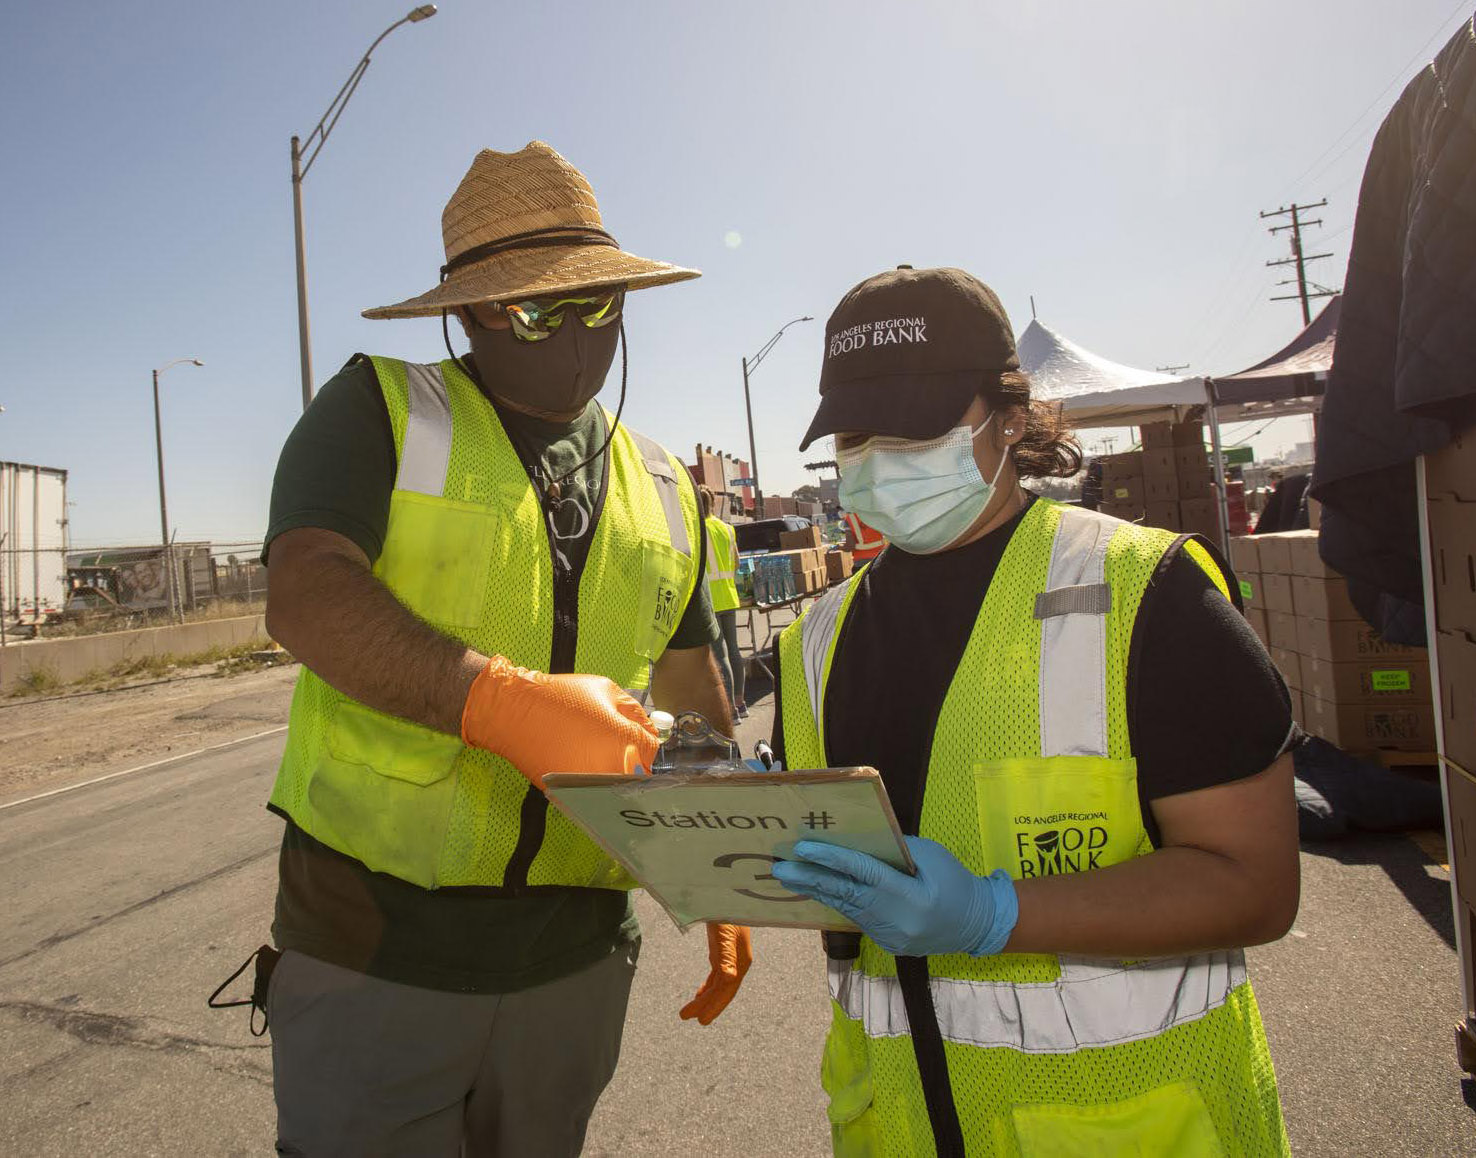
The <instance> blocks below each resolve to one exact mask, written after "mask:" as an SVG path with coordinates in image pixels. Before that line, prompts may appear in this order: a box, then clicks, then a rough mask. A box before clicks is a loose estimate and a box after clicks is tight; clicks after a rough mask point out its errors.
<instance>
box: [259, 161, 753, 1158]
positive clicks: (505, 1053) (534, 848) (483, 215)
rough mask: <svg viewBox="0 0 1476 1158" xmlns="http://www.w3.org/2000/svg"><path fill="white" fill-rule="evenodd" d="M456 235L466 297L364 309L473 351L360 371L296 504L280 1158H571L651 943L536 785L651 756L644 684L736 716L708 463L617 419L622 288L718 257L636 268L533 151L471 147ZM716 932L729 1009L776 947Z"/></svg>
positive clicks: (615, 1049)
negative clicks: (718, 612)
mask: <svg viewBox="0 0 1476 1158" xmlns="http://www.w3.org/2000/svg"><path fill="white" fill-rule="evenodd" d="M442 226H443V232H444V235H445V244H446V258H447V261H446V265H445V266H444V267H442V270H441V284H440V285H439V286H437V287H436V288H435V289H432V290H430V291H429V292H427V293H424V294H422V295H420V296H419V297H416V298H411V299H409V300H408V301H404V302H400V303H398V304H396V305H392V306H386V307H382V308H379V309H374V310H368V311H366V316H368V317H375V318H401V317H429V318H435V317H440V319H441V322H442V326H443V332H444V330H445V320H446V317H447V316H448V315H452V314H454V315H455V317H456V318H457V320H458V322H459V323H460V324H461V326H462V328H463V329H464V330H465V331H466V333H467V334H468V336H469V337H470V341H471V354H470V356H466V355H463V356H459V357H458V356H456V355H455V354H454V353H453V352H452V351H451V349H450V337H449V333H446V345H447V353H448V355H450V356H449V357H448V358H447V360H445V361H442V362H440V363H439V364H436V365H428V366H419V365H412V364H407V363H405V362H403V361H399V360H397V359H393V358H381V357H374V358H365V357H363V356H358V357H355V358H354V359H353V360H352V361H350V363H349V364H348V365H347V366H346V367H345V368H344V369H343V370H342V371H341V372H340V373H339V374H338V375H337V376H336V377H334V378H333V379H332V380H331V381H330V382H328V383H327V384H326V385H325V386H324V387H323V389H322V390H321V391H320V392H319V394H318V396H317V397H316V399H315V400H314V401H313V403H312V405H311V407H310V408H309V409H308V411H307V412H306V414H304V416H303V418H302V420H301V421H300V422H299V423H298V425H297V427H296V429H295V430H294V431H293V433H292V434H291V436H290V437H289V438H288V440H287V444H286V446H285V448H284V449H283V451H282V456H281V461H280V463H279V465H278V468H277V475H276V481H275V484H274V487H273V494H272V514H271V528H270V530H269V532H268V535H267V540H268V542H267V548H266V551H267V556H266V557H267V558H268V560H269V567H270V579H271V588H270V598H269V604H268V609H267V620H268V626H269V628H270V629H271V632H272V634H273V636H274V637H275V638H276V639H278V640H279V641H281V643H282V644H283V645H284V646H286V647H287V648H288V649H289V650H291V651H292V652H293V653H294V654H295V655H296V656H297V657H298V658H299V659H300V660H301V661H302V663H303V665H304V669H305V670H304V672H303V674H302V676H301V678H300V681H299V684H298V687H297V692H296V695H295V697H294V701H293V708H292V722H291V728H290V729H289V736H288V742H287V749H286V753H285V755H284V757H283V761H282V766H281V769H280V771H279V773H278V776H277V781H276V785H275V787H274V788H273V791H272V799H271V805H270V806H271V808H272V809H273V810H274V811H276V812H277V813H279V814H280V815H281V816H282V817H283V818H284V819H285V821H286V831H285V833H284V835H283V840H282V851H281V861H280V885H279V891H278V895H277V905H276V919H275V921H274V923H273V927H272V931H273V937H274V940H275V942H276V944H277V945H278V946H279V947H280V948H281V949H282V950H284V952H283V954H282V956H281V957H280V958H279V959H278V960H277V963H276V966H275V970H274V972H273V973H272V974H271V980H270V988H269V991H268V996H267V1008H268V1013H269V1016H270V1025H271V1032H272V1036H273V1046H272V1049H273V1063H274V1071H275V1088H276V1098H277V1106H278V1148H279V1152H281V1153H284V1154H288V1153H290V1154H301V1155H309V1156H318V1155H345V1156H347V1155H353V1156H362V1155H369V1154H374V1155H405V1156H414V1158H434V1156H441V1155H444V1156H446V1158H450V1156H452V1155H477V1156H482V1155H517V1156H519V1158H521V1156H525V1155H535V1154H536V1155H540V1156H543V1155H574V1154H577V1153H578V1152H579V1150H580V1147H581V1145H582V1142H583V1138H584V1132H585V1127H586V1124H587V1122H588V1120H589V1116H590V1114H591V1112H592V1111H593V1109H594V1105H595V1102H596V1100H597V1098H598V1097H599V1095H600V1092H601V1090H603V1089H604V1087H605V1085H606V1083H607V1082H608V1081H609V1079H610V1076H611V1074H612V1073H613V1071H614V1068H615V1062H616V1058H617V1056H618V1054H619V1049H620V1038H621V1029H622V1026H623V1022H624V1018H625V1010H626V999H627V996H628V994H629V990H630V985H631V979H632V976H633V974H634V969H635V961H636V955H637V950H638V947H639V935H640V934H639V928H638V926H637V923H636V920H635V916H634V913H633V911H632V909H631V906H630V900H629V891H628V890H629V889H630V888H631V886H632V884H633V882H632V881H631V880H630V879H629V878H628V877H626V876H625V875H624V874H623V872H622V871H621V870H620V869H619V867H618V866H617V865H615V864H614V862H612V861H610V860H609V859H608V858H607V857H605V855H604V854H603V853H602V852H601V851H600V849H598V848H597V847H595V846H594V845H593V844H592V843H591V842H590V841H589V840H588V839H587V838H586V837H584V836H583V834H582V833H581V832H579V831H578V830H577V829H575V828H574V827H573V826H572V825H571V824H570V823H569V822H568V821H567V820H566V819H564V818H563V817H562V815H560V814H559V813H558V812H557V811H554V810H550V808H549V807H548V803H547V800H546V799H545V797H544V795H543V793H542V792H541V791H540V786H541V784H542V780H543V777H544V776H545V775H546V774H547V773H550V772H554V771H560V772H609V771H617V770H629V769H631V768H633V767H634V766H637V765H639V766H643V767H647V768H649V766H650V764H651V760H652V757H653V755H654V753H655V750H656V740H655V734H654V729H653V728H652V727H651V725H650V722H649V720H648V719H647V717H646V713H645V711H644V710H643V707H642V705H641V704H640V703H639V702H638V701H637V699H636V698H634V695H645V694H647V693H649V695H650V696H651V698H652V700H654V702H655V704H656V705H658V706H660V707H663V708H665V709H667V710H669V711H679V710H685V709H695V710H697V711H700V712H702V713H704V714H705V715H707V716H708V717H709V718H710V719H712V720H713V721H714V722H715V723H716V724H717V726H718V727H720V728H723V729H725V730H731V720H730V718H729V713H728V709H727V705H726V702H725V699H724V696H723V691H722V684H721V682H720V680H719V678H718V674H717V670H716V668H715V667H714V665H713V661H712V653H711V647H710V645H711V643H712V642H713V640H715V639H716V638H717V629H716V624H715V623H714V620H713V616H712V611H711V608H710V605H709V601H708V597H707V593H706V585H705V584H704V583H703V582H702V581H701V577H702V569H703V559H702V543H703V535H702V524H701V519H700V516H699V514H698V509H697V502H696V495H695V493H694V488H693V486H692V483H691V479H690V478H689V476H688V475H687V473H686V471H685V469H684V468H683V467H682V465H681V463H680V462H679V461H678V460H676V459H675V458H673V457H672V456H671V455H669V454H667V453H666V452H665V451H664V450H662V449H661V448H660V447H659V446H657V445H656V444H655V443H654V442H651V441H650V440H649V439H646V438H644V437H642V436H640V435H638V434H635V433H634V432H632V431H629V430H628V429H626V428H625V427H624V426H623V425H620V424H619V423H618V408H617V412H616V414H614V415H612V414H610V413H609V412H607V411H605V410H604V409H602V408H601V407H600V406H599V405H598V403H596V402H595V401H594V398H595V395H596V394H597V393H598V392H599V391H600V389H601V387H602V386H603V384H604V381H605V376H606V372H607V371H608V369H609V367H610V365H611V363H612V360H613V358H614V355H615V350H616V345H617V342H619V341H621V339H622V337H623V326H624V316H623V309H624V304H625V300H626V296H627V294H628V293H629V292H631V291H634V290H637V289H643V288H646V287H649V286H659V285H663V284H667V283H670V282H676V281H681V280H684V279H687V278H692V277H696V276H698V275H697V272H696V271H695V270H688V269H682V268H680V267H677V266H673V265H668V264H666V263H664V262H657V261H650V260H647V259H645V258H640V257H636V256H634V255H632V254H629V253H625V252H623V251H622V250H621V249H620V248H619V247H618V246H617V245H616V243H615V241H614V239H613V238H612V237H610V235H609V234H608V233H606V232H605V230H604V227H603V224H602V222H601V220H600V215H599V211H598V210H597V208H596V203H595V198H594V193H593V190H592V189H591V188H590V186H589V183H588V182H587V181H586V180H585V178H584V177H583V175H582V174H580V173H579V171H578V170H577V169H575V168H574V167H573V166H572V165H570V164H569V163H568V162H567V161H566V160H564V158H562V157H561V156H559V155H558V154H557V153H556V152H554V151H553V150H552V149H551V148H549V147H548V146H547V145H544V144H541V143H539V142H534V143H532V144H529V145H528V146H527V147H526V148H524V149H522V150H521V151H519V152H516V153H497V152H493V151H491V150H484V151H483V152H481V153H480V154H478V156H477V158H476V160H475V162H474V163H473V165H472V167H471V169H470V170H469V171H468V173H467V174H466V176H465V178H464V179H463V180H462V182H461V184H460V186H459V187H458V188H457V190H456V192H455V193H454V194H453V196H452V198H451V200H450V202H449V203H448V205H447V206H446V209H445V212H444V214H443V216H442ZM624 397H625V363H624V359H623V358H622V362H621V381H620V401H621V403H622V404H623V402H624ZM653 668H654V676H652V675H651V674H650V673H651V672H652V670H653ZM648 683H649V687H648ZM632 693H634V695H633V694H632ZM709 947H710V951H711V955H712V962H713V964H712V972H711V974H710V976H709V978H708V981H707V983H706V984H705V985H704V986H703V987H702V989H701V991H700V992H699V994H698V996H697V998H695V999H694V1001H693V1002H692V1003H691V1004H690V1005H689V1006H688V1007H687V1008H686V1009H684V1010H683V1011H682V1016H683V1017H695V1018H698V1019H699V1020H701V1021H702V1022H703V1023H704V1024H706V1023H707V1022H709V1021H711V1020H712V1018H714V1017H716V1016H717V1014H718V1013H719V1012H721V1010H722V1008H723V1007H724V1006H725V1005H726V1004H727V1002H728V1001H729V1000H730V999H731V997H732V996H733V994H734V992H736V990H737V987H738V983H739V981H740V980H741V977H742V973H743V971H744V970H745V969H746V968H747V966H748V963H749V960H750V954H749V949H748V933H747V930H746V929H738V928H734V927H732V926H713V927H711V928H710V929H709Z"/></svg>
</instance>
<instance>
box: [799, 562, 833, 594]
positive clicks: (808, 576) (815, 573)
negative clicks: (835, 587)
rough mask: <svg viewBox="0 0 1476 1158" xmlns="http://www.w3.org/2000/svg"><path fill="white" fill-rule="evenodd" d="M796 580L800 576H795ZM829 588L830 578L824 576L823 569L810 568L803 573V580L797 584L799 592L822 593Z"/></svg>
mask: <svg viewBox="0 0 1476 1158" xmlns="http://www.w3.org/2000/svg"><path fill="white" fill-rule="evenodd" d="M796 578H797V579H799V578H800V576H796ZM829 586H830V578H829V576H828V575H827V574H826V572H825V568H824V567H812V568H810V569H809V570H808V571H806V572H805V573H804V576H803V579H802V581H801V582H800V583H799V589H800V590H801V591H824V590H825V589H826V588H827V587H829Z"/></svg>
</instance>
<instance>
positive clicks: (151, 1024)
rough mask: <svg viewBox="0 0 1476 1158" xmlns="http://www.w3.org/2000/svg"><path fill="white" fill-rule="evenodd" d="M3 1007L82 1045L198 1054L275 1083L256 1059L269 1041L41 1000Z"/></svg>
mask: <svg viewBox="0 0 1476 1158" xmlns="http://www.w3.org/2000/svg"><path fill="white" fill-rule="evenodd" d="M0 1012H3V1013H10V1014H13V1015H15V1016H16V1017H19V1018H20V1019H21V1020H22V1021H28V1022H31V1023H32V1024H36V1025H46V1026H50V1027H51V1028H52V1029H55V1030H58V1031H60V1032H61V1033H64V1034H66V1035H67V1036H69V1037H72V1038H75V1039H76V1040H77V1041H79V1042H82V1043H83V1044H84V1045H92V1046H104V1047H107V1048H119V1047H121V1048H127V1049H144V1050H149V1051H152V1052H154V1053H167V1054H176V1055H195V1056H199V1057H202V1058H203V1059H204V1060H205V1062H206V1063H207V1064H208V1065H209V1066H210V1067H211V1068H212V1069H215V1070H219V1071H221V1072H223V1073H228V1074H233V1075H235V1076H236V1077H242V1078H246V1079H247V1080H249V1081H253V1082H256V1083H257V1084H258V1085H266V1086H270V1085H271V1083H272V1071H271V1067H270V1066H269V1065H265V1066H264V1065H261V1064H259V1063H258V1062H257V1061H256V1060H255V1059H257V1058H259V1057H261V1056H263V1053H264V1052H265V1051H267V1050H270V1049H271V1043H270V1042H266V1041H261V1042H253V1043H250V1044H246V1045H237V1044H233V1043H231V1042H224V1041H208V1040H206V1039H205V1038H200V1037H194V1036H192V1035H190V1034H186V1033H179V1032H176V1031H175V1030H172V1029H168V1028H166V1027H165V1026H164V1025H163V1024H162V1023H160V1022H158V1021H157V1020H156V1019H153V1018H147V1017H128V1016H125V1015H123V1014H118V1013H103V1012H101V1011H100V1010H95V1009H78V1008H76V1007H75V1006H63V1005H48V1004H46V1003H45V1002H40V1001H20V1000H3V999H0Z"/></svg>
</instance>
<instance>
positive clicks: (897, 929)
mask: <svg viewBox="0 0 1476 1158" xmlns="http://www.w3.org/2000/svg"><path fill="white" fill-rule="evenodd" d="M906 840H907V850H908V851H909V852H910V853H911V854H912V862H913V864H915V865H916V866H917V876H915V877H910V876H908V875H907V874H906V873H902V872H898V871H897V870H896V869H894V868H893V867H892V866H891V865H889V864H886V863H885V862H883V861H880V860H877V858H876V857H874V856H868V855H867V854H866V853H864V852H855V851H853V850H852V849H849V848H841V847H839V846H838V845H834V844H825V843H824V842H822V841H818V840H802V841H800V842H799V844H797V845H795V846H794V855H795V857H796V858H797V859H795V860H782V861H780V862H779V863H778V864H776V865H775V866H774V868H773V870H772V871H773V873H774V877H775V879H776V880H778V881H779V882H780V883H781V884H782V885H783V886H784V887H785V888H787V889H789V890H790V891H792V892H796V893H803V894H804V895H805V896H807V897H810V898H812V899H814V900H817V901H819V902H820V903H821V904H822V905H829V906H830V907H831V908H832V909H834V910H836V912H838V913H841V914H842V915H843V916H846V917H849V918H850V919H851V920H852V921H855V922H856V924H858V925H860V926H861V931H862V932H864V933H865V934H866V935H867V936H868V937H870V938H871V939H872V940H873V941H875V942H876V943H877V944H878V945H880V946H881V947H882V948H883V949H885V950H886V951H887V952H888V953H894V954H896V955H898V956H903V957H927V956H930V955H935V954H940V953H970V954H972V955H973V956H975V957H984V956H988V955H989V954H992V953H998V952H999V951H1000V950H1001V949H1003V948H1004V946H1005V942H1006V941H1008V940H1009V939H1010V934H1011V933H1012V932H1013V931H1014V928H1015V922H1016V920H1018V919H1019V916H1020V905H1019V901H1018V900H1017V898H1016V897H1015V882H1014V881H1012V880H1011V879H1010V875H1009V873H1007V872H1005V870H1004V869H995V870H994V872H992V873H990V874H989V875H988V876H987V877H979V876H975V875H974V874H973V873H971V872H970V871H969V870H968V869H966V868H965V867H964V866H963V865H962V864H961V863H960V862H959V859H958V857H956V856H954V855H953V854H952V853H951V852H949V851H948V850H947V849H946V848H944V847H943V846H942V845H941V844H939V843H938V842H937V841H933V840H924V839H923V838H922V837H920V836H909V837H907V838H906Z"/></svg>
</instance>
